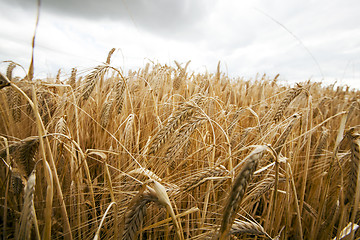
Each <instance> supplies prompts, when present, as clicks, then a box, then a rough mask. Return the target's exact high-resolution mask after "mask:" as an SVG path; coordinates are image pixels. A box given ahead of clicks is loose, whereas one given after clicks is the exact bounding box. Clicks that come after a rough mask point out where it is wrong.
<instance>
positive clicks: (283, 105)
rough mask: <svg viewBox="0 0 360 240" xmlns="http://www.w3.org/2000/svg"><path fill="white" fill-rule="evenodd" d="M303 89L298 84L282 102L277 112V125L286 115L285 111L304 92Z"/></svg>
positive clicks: (275, 117)
mask: <svg viewBox="0 0 360 240" xmlns="http://www.w3.org/2000/svg"><path fill="white" fill-rule="evenodd" d="M302 90H303V87H302V86H301V85H300V84H296V87H294V88H292V89H290V91H289V92H288V94H287V95H286V97H285V98H284V99H283V100H282V102H281V104H280V105H279V107H278V109H277V110H276V112H275V116H274V121H275V123H277V122H278V121H279V120H280V119H281V117H282V116H283V114H284V111H285V109H286V108H287V106H289V104H290V103H291V102H292V101H293V100H294V99H295V98H296V97H297V96H298V95H299V94H300V93H301V92H302Z"/></svg>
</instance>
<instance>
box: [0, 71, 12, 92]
mask: <svg viewBox="0 0 360 240" xmlns="http://www.w3.org/2000/svg"><path fill="white" fill-rule="evenodd" d="M7 86H10V80H9V79H8V78H7V77H6V76H4V75H3V74H2V73H1V72H0V89H2V88H4V87H7Z"/></svg>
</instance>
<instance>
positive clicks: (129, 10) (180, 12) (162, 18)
mask: <svg viewBox="0 0 360 240" xmlns="http://www.w3.org/2000/svg"><path fill="white" fill-rule="evenodd" d="M7 1H12V4H16V5H17V6H18V7H22V8H29V7H31V6H32V7H35V6H36V1H35V0H33V1H29V0H7ZM215 1H216V0H184V1H178V0H152V1H148V0H106V1H105V0H104V1H99V0H43V1H42V2H41V9H42V11H46V12H50V13H52V14H58V15H67V16H71V17H76V18H86V19H88V20H94V21H96V20H99V19H109V20H113V21H116V20H118V21H122V22H125V23H127V24H132V25H135V27H137V28H140V29H142V30H145V31H149V32H153V33H156V34H160V35H165V36H168V37H181V33H182V32H185V31H186V32H189V31H190V32H192V33H193V34H195V35H196V32H197V30H198V29H197V28H196V25H197V24H198V23H199V22H200V21H201V20H202V19H203V18H204V17H205V16H206V15H207V14H208V12H209V11H211V6H213V5H214V2H215Z"/></svg>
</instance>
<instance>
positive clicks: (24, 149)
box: [0, 136, 39, 178]
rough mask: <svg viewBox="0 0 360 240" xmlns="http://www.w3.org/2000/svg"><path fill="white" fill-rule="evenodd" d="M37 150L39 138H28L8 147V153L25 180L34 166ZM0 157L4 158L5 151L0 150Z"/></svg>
mask: <svg viewBox="0 0 360 240" xmlns="http://www.w3.org/2000/svg"><path fill="white" fill-rule="evenodd" d="M38 148H39V137H37V136H36V137H28V138H25V139H23V140H21V141H19V142H16V143H14V144H11V145H10V146H9V153H10V155H11V157H13V159H14V161H15V163H16V165H17V166H18V168H19V169H20V170H21V171H22V173H23V174H24V175H25V177H26V178H27V177H28V176H29V175H30V173H31V172H32V171H33V169H34V166H35V161H34V156H35V154H36V152H37V150H38ZM0 157H1V158H4V159H5V158H6V149H2V150H0Z"/></svg>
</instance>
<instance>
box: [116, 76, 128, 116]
mask: <svg viewBox="0 0 360 240" xmlns="http://www.w3.org/2000/svg"><path fill="white" fill-rule="evenodd" d="M125 88H126V83H125V81H124V80H120V81H119V82H117V83H116V85H115V93H116V95H115V106H116V109H117V113H118V114H120V113H121V110H122V108H123V105H124V92H125Z"/></svg>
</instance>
